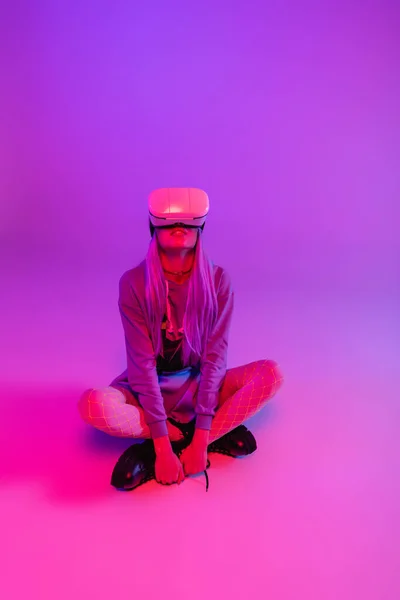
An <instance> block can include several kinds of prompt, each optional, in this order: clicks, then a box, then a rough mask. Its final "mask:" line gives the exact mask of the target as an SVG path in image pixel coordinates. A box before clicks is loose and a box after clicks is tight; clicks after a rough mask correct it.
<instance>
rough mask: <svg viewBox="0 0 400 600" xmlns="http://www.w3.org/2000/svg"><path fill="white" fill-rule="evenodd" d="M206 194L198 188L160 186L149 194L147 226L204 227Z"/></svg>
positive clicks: (206, 210)
mask: <svg viewBox="0 0 400 600" xmlns="http://www.w3.org/2000/svg"><path fill="white" fill-rule="evenodd" d="M209 206H210V203H209V200H208V196H207V194H206V193H205V192H203V190H199V189H198V188H160V189H158V190H154V192H151V194H150V196H149V226H150V233H151V235H152V236H153V234H154V229H155V227H159V228H161V229H171V228H172V227H176V226H177V225H182V226H184V227H188V228H201V229H202V230H203V229H204V225H205V221H206V217H207V214H208V210H209Z"/></svg>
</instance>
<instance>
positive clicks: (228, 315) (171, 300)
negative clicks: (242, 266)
mask: <svg viewBox="0 0 400 600" xmlns="http://www.w3.org/2000/svg"><path fill="white" fill-rule="evenodd" d="M213 269H214V282H215V289H216V292H217V299H218V317H217V322H216V325H215V327H214V330H213V332H212V334H211V336H210V338H209V340H208V343H207V345H206V352H205V354H204V359H203V360H202V361H200V360H199V359H198V357H196V356H195V355H194V353H191V355H190V356H189V360H188V361H187V364H183V362H182V357H181V351H180V350H181V348H180V346H181V342H182V336H183V327H182V323H183V316H184V313H185V307H186V299H187V292H188V286H189V279H187V280H186V281H185V282H184V283H181V284H179V283H176V282H174V281H172V280H168V279H166V283H167V303H166V307H167V310H166V313H167V314H166V315H165V318H164V321H163V326H162V335H163V344H164V354H165V358H164V359H163V358H162V357H161V356H156V355H155V352H154V349H153V344H152V341H151V338H150V334H149V331H150V328H149V324H148V321H147V311H146V309H145V261H144V260H143V261H142V262H141V263H140V264H139V265H138V266H136V267H135V268H133V269H129V270H128V271H126V272H125V273H124V274H123V275H122V277H121V278H120V281H119V300H118V306H119V310H120V315H121V320H122V326H123V330H124V334H125V346H126V357H127V369H126V370H125V371H124V372H123V373H121V375H118V377H116V378H115V379H114V380H113V381H112V382H111V383H110V385H111V386H113V387H115V388H125V389H128V390H129V391H130V392H131V393H132V394H133V395H134V396H135V398H136V399H137V401H138V402H139V404H140V405H141V406H142V408H143V412H144V416H145V420H146V423H147V424H148V426H149V428H150V432H151V436H152V438H153V439H155V438H157V437H161V436H164V435H168V430H167V423H166V420H167V418H168V417H172V418H174V419H175V420H176V421H179V422H182V423H186V422H188V421H191V420H192V419H193V418H195V417H196V427H197V428H199V429H210V428H211V423H212V419H213V417H214V415H215V410H216V408H217V404H218V395H219V390H220V387H221V385H222V382H223V379H224V376H225V373H226V367H227V352H228V334H229V329H230V324H231V320H232V313H233V306H234V291H233V289H232V284H231V280H230V277H229V275H228V273H227V272H226V271H225V270H224V269H223V268H222V267H220V266H218V265H213Z"/></svg>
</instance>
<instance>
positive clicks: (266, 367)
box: [259, 359, 284, 387]
mask: <svg viewBox="0 0 400 600" xmlns="http://www.w3.org/2000/svg"><path fill="white" fill-rule="evenodd" d="M259 363H260V368H261V369H262V371H263V372H265V374H266V375H268V376H269V377H271V374H272V375H273V377H274V379H275V383H276V385H277V386H278V387H281V385H282V384H283V380H284V376H283V373H282V369H281V368H280V366H279V364H278V363H277V362H276V360H272V359H268V360H267V359H264V360H260V361H259Z"/></svg>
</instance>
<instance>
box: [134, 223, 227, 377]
mask: <svg viewBox="0 0 400 600" xmlns="http://www.w3.org/2000/svg"><path fill="white" fill-rule="evenodd" d="M202 233H203V232H202V229H200V228H199V230H198V236H197V242H196V246H195V256H194V262H193V268H192V272H191V275H190V280H189V287H188V295H187V302H186V309H185V314H184V318H183V330H184V337H183V346H182V360H183V364H184V365H187V364H188V362H189V357H190V354H191V352H194V353H195V355H196V356H197V357H198V358H201V357H202V356H203V353H204V350H205V345H206V343H207V340H208V338H209V336H210V334H211V332H212V331H213V328H214V326H215V322H216V319H217V314H218V301H217V294H216V290H215V283H214V266H213V263H212V261H211V260H210V259H209V258H208V256H207V254H206V252H205V250H204V246H203V241H202ZM145 263H146V270H145V281H146V308H147V314H148V318H149V323H150V337H151V340H152V342H153V348H154V352H155V354H156V356H158V355H161V356H164V353H163V347H162V336H161V324H162V320H163V317H164V314H165V312H166V293H167V290H166V283H165V277H164V272H163V269H162V265H161V260H160V255H159V245H158V241H157V236H156V235H153V236H152V239H151V241H150V244H149V248H148V251H147V254H146V260H145Z"/></svg>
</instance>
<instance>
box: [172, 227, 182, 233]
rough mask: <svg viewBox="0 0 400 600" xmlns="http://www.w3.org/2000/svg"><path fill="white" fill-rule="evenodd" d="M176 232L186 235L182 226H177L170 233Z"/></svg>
mask: <svg viewBox="0 0 400 600" xmlns="http://www.w3.org/2000/svg"><path fill="white" fill-rule="evenodd" d="M176 233H178V234H180V235H186V229H182V227H177V228H176V229H174V230H173V231H172V233H171V235H175V234H176Z"/></svg>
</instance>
